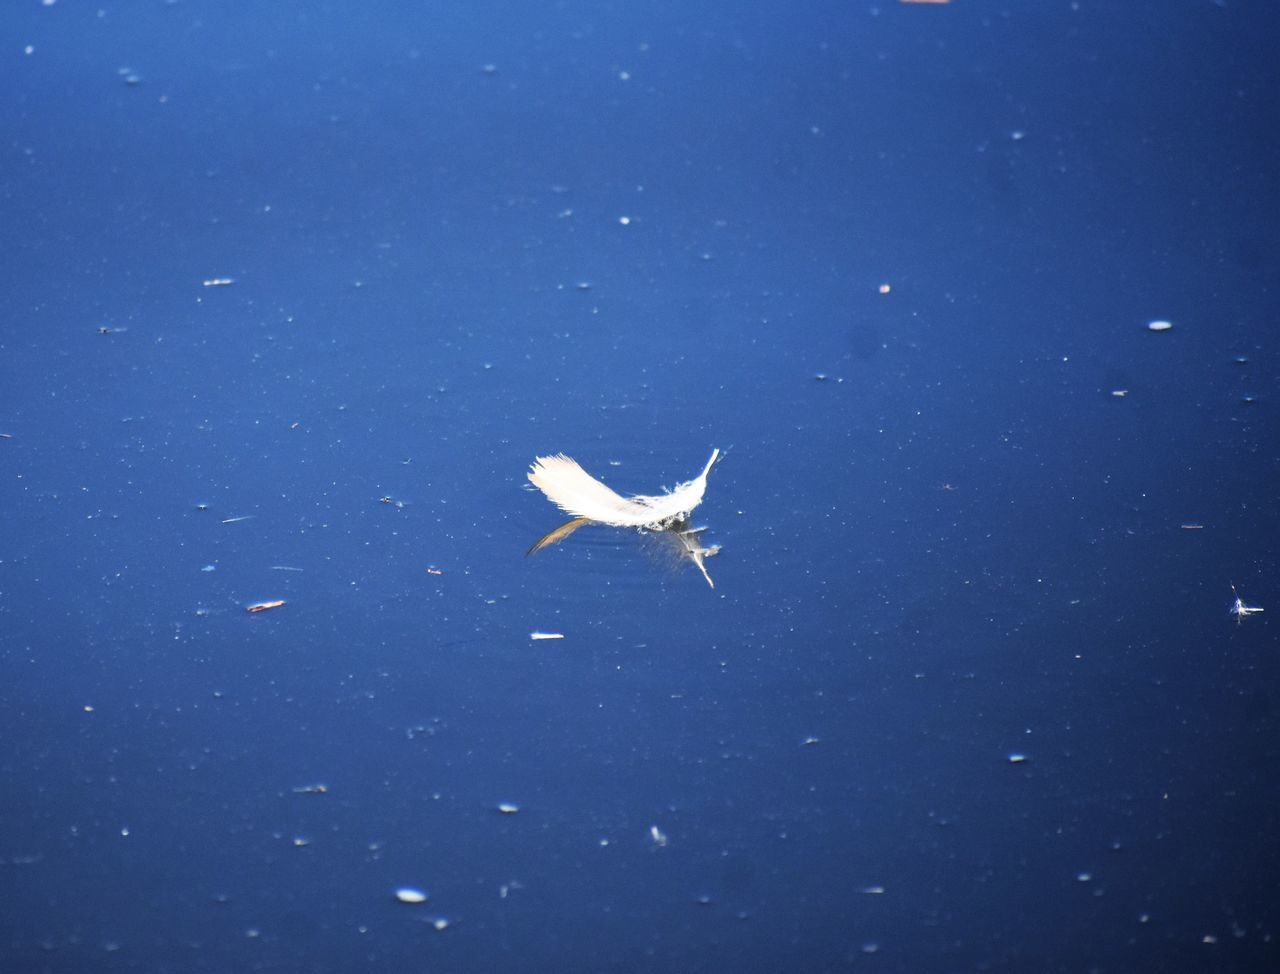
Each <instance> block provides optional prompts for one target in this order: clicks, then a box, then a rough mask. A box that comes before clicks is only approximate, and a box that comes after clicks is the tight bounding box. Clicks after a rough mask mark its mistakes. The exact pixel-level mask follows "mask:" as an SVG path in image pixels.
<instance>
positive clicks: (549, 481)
mask: <svg viewBox="0 0 1280 974" xmlns="http://www.w3.org/2000/svg"><path fill="white" fill-rule="evenodd" d="M719 456H720V451H719V450H718V449H717V450H712V451H711V459H710V460H708V461H707V465H706V466H705V467H703V468H702V473H700V474H698V476H696V477H694V478H693V480H687V481H685V482H684V483H682V484H677V485H676V486H675V487H673V488H672V489H671V490H670V491H668V492H667V493H665V494H660V495H658V496H656V497H654V496H650V495H648V494H636V495H634V496H632V497H623V496H622V495H620V494H617V493H615V492H614V491H613V490H611V489H610V488H609V487H606V486H605V485H604V484H603V483H601V482H600V481H598V480H596V478H595V477H593V476H591V474H589V473H587V472H586V471H585V470H583V469H582V468H581V467H580V466H578V463H577V461H576V460H573V459H570V458H569V457H567V456H565V455H564V454H563V453H560V454H557V455H556V456H552V457H538V458H537V460H536V461H535V462H534V464H533V466H532V467H530V468H529V482H530V483H532V484H533V485H534V486H535V487H537V488H538V490H540V491H542V492H543V493H544V494H546V495H547V499H548V500H549V501H551V502H552V503H553V504H555V505H557V506H558V507H559V508H560V510H562V511H564V512H565V513H566V514H572V515H573V516H574V517H582V518H588V519H589V520H591V521H595V522H597V523H599V524H608V525H610V526H612V527H618V528H646V529H649V530H659V529H662V528H665V527H669V526H670V525H672V524H674V523H676V522H677V521H682V520H684V519H685V518H687V517H688V516H689V512H690V511H692V510H693V509H694V508H695V507H697V506H698V505H699V504H701V503H702V495H703V493H704V492H705V491H706V489H707V474H708V473H710V472H711V466H712V464H714V463H715V462H716V459H717V458H718V457H719Z"/></svg>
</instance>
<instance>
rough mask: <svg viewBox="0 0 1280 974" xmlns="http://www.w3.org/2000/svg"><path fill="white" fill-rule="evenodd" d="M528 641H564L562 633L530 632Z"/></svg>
mask: <svg viewBox="0 0 1280 974" xmlns="http://www.w3.org/2000/svg"><path fill="white" fill-rule="evenodd" d="M529 638H530V639H564V633H562V632H531V633H529Z"/></svg>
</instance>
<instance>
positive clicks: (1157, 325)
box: [1147, 321, 1173, 331]
mask: <svg viewBox="0 0 1280 974" xmlns="http://www.w3.org/2000/svg"><path fill="white" fill-rule="evenodd" d="M1172 327H1173V322H1172V321H1148V322H1147V331H1168V330H1169V329H1170V328H1172Z"/></svg>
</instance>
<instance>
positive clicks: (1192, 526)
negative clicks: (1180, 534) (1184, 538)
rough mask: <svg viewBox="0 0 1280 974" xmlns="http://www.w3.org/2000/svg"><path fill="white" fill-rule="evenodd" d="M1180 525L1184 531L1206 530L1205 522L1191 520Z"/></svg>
mask: <svg viewBox="0 0 1280 974" xmlns="http://www.w3.org/2000/svg"><path fill="white" fill-rule="evenodd" d="M1178 527H1180V528H1182V530H1183V531H1203V530H1204V525H1203V524H1195V523H1191V522H1189V523H1187V524H1180V525H1178Z"/></svg>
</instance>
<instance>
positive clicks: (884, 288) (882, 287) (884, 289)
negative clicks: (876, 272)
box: [876, 284, 893, 294]
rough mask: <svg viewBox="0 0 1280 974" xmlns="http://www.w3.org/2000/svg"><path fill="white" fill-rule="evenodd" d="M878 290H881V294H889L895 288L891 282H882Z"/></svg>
mask: <svg viewBox="0 0 1280 974" xmlns="http://www.w3.org/2000/svg"><path fill="white" fill-rule="evenodd" d="M876 290H877V291H879V292H880V293H881V294H888V293H889V292H890V291H892V290H893V287H892V286H891V285H889V284H881V285H880V286H879V287H878V288H876Z"/></svg>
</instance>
